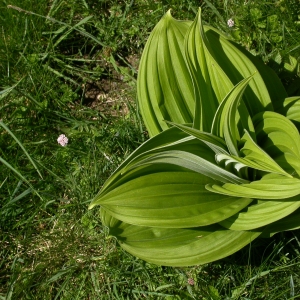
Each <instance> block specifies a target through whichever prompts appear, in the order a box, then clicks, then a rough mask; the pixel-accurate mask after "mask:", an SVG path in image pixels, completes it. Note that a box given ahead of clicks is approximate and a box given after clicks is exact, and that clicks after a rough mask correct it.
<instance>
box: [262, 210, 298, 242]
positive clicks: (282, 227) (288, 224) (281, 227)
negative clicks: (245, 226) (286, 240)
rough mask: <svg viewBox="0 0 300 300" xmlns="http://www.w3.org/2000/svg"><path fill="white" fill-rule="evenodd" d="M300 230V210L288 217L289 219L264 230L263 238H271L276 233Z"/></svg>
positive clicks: (286, 218)
mask: <svg viewBox="0 0 300 300" xmlns="http://www.w3.org/2000/svg"><path fill="white" fill-rule="evenodd" d="M299 228H300V209H299V208H298V209H297V210H296V211H295V212H293V213H292V214H290V215H288V216H287V217H285V218H283V219H281V220H279V221H276V222H274V223H272V224H269V225H268V226H266V227H265V228H264V229H263V233H262V237H271V236H272V235H274V234H275V233H278V232H282V231H287V230H295V229H299Z"/></svg>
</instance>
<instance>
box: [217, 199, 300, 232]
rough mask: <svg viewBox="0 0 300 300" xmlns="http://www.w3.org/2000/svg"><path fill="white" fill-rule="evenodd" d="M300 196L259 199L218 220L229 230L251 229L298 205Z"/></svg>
mask: <svg viewBox="0 0 300 300" xmlns="http://www.w3.org/2000/svg"><path fill="white" fill-rule="evenodd" d="M299 200H300V197H299V196H296V199H293V201H284V202H280V201H259V202H258V203H257V204H254V205H250V206H249V207H247V208H245V209H243V210H242V211H241V212H239V213H237V214H236V215H233V216H231V217H229V218H227V219H226V220H224V221H222V222H219V224H220V225H222V226H223V227H225V228H227V229H230V230H252V229H255V228H259V227H263V226H265V225H268V224H270V223H273V222H275V221H277V220H280V219H282V218H284V217H286V216H288V215H290V214H291V213H293V212H294V211H295V210H297V209H298V208H299V207H300V201H299Z"/></svg>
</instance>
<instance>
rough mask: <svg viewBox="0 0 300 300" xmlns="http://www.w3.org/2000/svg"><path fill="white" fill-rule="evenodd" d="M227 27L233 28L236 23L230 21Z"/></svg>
mask: <svg viewBox="0 0 300 300" xmlns="http://www.w3.org/2000/svg"><path fill="white" fill-rule="evenodd" d="M227 25H228V27H233V26H234V21H233V20H232V19H229V20H228V21H227Z"/></svg>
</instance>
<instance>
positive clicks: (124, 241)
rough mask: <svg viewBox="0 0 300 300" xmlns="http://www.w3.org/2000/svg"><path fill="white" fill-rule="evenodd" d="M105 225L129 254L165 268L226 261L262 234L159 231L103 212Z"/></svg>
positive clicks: (214, 228)
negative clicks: (127, 222)
mask: <svg viewBox="0 0 300 300" xmlns="http://www.w3.org/2000/svg"><path fill="white" fill-rule="evenodd" d="M101 215H102V221H103V223H104V224H105V225H106V226H108V227H109V232H110V235H112V236H115V237H116V238H117V239H118V241H119V242H120V245H121V246H122V248H124V249H125V250H126V251H128V252H129V253H131V254H133V255H135V256H137V257H139V258H141V259H143V260H146V261H148V262H150V263H155V264H158V265H164V266H178V267H179V266H191V265H199V264H205V263H208V262H212V261H215V260H218V259H221V258H223V257H226V256H228V255H230V254H232V253H234V252H236V251H238V250H240V249H241V248H243V247H244V246H246V245H247V244H249V243H251V242H252V241H253V240H254V239H255V238H257V237H258V236H259V235H260V232H259V231H258V232H252V231H233V230H226V229H224V228H222V227H221V226H220V225H217V224H215V225H211V226H204V227H197V228H185V229H184V228H159V227H146V226H137V225H130V224H126V223H124V222H121V221H119V220H117V219H115V218H113V217H112V216H111V215H110V214H109V213H107V212H106V211H105V210H104V209H102V208H101Z"/></svg>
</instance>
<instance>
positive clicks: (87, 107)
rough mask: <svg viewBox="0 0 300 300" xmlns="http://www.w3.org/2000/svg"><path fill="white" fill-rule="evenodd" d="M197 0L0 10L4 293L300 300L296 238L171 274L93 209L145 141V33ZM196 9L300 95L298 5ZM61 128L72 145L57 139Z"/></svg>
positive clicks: (23, 4) (225, 4)
mask: <svg viewBox="0 0 300 300" xmlns="http://www.w3.org/2000/svg"><path fill="white" fill-rule="evenodd" d="M273 2H274V3H275V2H276V4H277V5H274V3H273ZM244 3H245V5H244ZM296 4H297V3H296ZM7 5H12V6H16V7H20V8H21V9H18V8H14V7H10V8H8V7H7ZM198 5H199V1H193V0H181V1H175V0H166V1H157V2H155V1H147V0H144V1H142V0H139V1H114V0H110V1H105V2H104V1H97V2H94V1H91V0H81V1H75V0H73V1H62V0H54V1H49V2H46V1H29V0H23V1H18V0H15V1H10V2H8V1H2V2H1V12H0V18H1V21H2V22H1V24H2V25H1V33H0V34H1V38H0V61H1V64H0V69H1V72H0V86H1V90H2V91H1V92H0V119H1V123H0V125H1V126H0V158H1V163H0V208H1V210H0V299H5V300H8V299H213V300H214V299H297V297H299V296H300V278H299V274H300V272H299V271H300V254H299V249H300V244H299V237H300V235H299V231H294V232H288V233H284V234H280V235H277V236H274V237H273V238H271V239H266V240H259V241H257V242H255V243H254V244H252V245H250V246H249V247H247V248H245V249H243V250H241V251H240V252H238V253H237V254H235V255H233V256H231V257H228V258H226V259H223V260H222V261H219V262H215V263H211V264H207V265H205V266H195V267H190V268H170V267H162V266H156V265H151V264H148V263H145V262H144V261H141V260H139V259H136V258H135V257H132V256H130V255H129V254H127V253H125V252H124V251H122V250H121V249H120V248H119V247H118V245H117V243H116V241H115V240H113V239H110V238H109V237H108V235H107V231H106V228H104V227H103V226H102V225H101V223H100V221H99V216H98V211H97V210H96V209H95V210H92V211H88V210H87V206H88V203H89V202H90V200H91V199H92V198H93V197H94V196H95V194H96V193H97V192H98V191H99V189H100V187H101V185H102V184H103V183H104V181H105V180H106V179H107V178H108V176H109V175H110V174H111V173H112V172H113V170H114V169H115V168H116V167H117V165H118V164H119V163H120V162H121V161H122V160H123V159H124V158H125V157H126V156H127V155H129V154H130V153H131V152H132V151H133V150H134V149H135V148H136V147H138V146H139V145H140V144H141V143H142V142H143V141H145V140H146V139H147V138H148V136H147V132H146V131H145V128H144V126H143V123H142V121H141V118H140V116H139V114H138V111H137V107H136V104H135V80H136V75H137V69H138V62H139V57H140V55H141V51H142V49H143V46H144V44H145V42H146V39H147V37H148V35H149V33H150V31H151V29H152V28H153V27H154V26H155V24H156V22H157V21H158V20H159V19H160V17H161V16H162V15H163V13H164V12H166V11H167V10H168V9H169V8H170V7H171V8H172V9H173V13H174V15H175V17H177V18H181V19H193V18H194V15H195V12H196V11H197V6H198ZM201 5H202V8H203V13H204V18H205V20H206V21H207V22H208V23H210V24H212V25H213V26H216V27H218V28H219V29H221V30H223V31H226V32H227V33H228V34H231V35H232V36H233V37H234V38H236V40H237V42H239V43H240V44H242V45H243V46H244V47H247V48H248V50H249V51H251V52H252V53H254V54H255V55H257V56H259V57H260V58H261V59H263V60H264V61H265V62H266V63H268V64H270V66H272V67H273V68H274V70H275V71H276V72H277V73H278V74H279V75H280V76H281V78H282V80H283V82H284V83H285V85H286V87H287V88H289V89H290V94H291V95H293V93H294V94H296V92H297V88H294V89H293V88H292V87H293V86H297V82H298V80H299V76H298V75H299V67H298V65H297V64H296V67H295V68H294V69H288V68H287V67H288V66H287V62H288V59H289V55H292V56H293V57H295V59H296V61H297V60H299V56H300V49H299V47H297V45H299V33H298V32H297V31H298V25H297V24H298V23H297V22H299V20H298V14H299V11H298V13H297V10H296V9H295V7H296V6H293V5H292V1H270V3H269V4H268V3H266V4H258V2H255V1H201ZM282 9H284V10H282ZM297 9H299V7H298V6H297ZM251 11H252V14H251V13H250V12H251ZM258 11H261V14H260V12H258ZM249 13H250V14H249ZM274 15H276V16H277V17H272V20H273V21H272V22H275V23H276V22H277V23H276V24H277V25H278V26H277V25H276V28H277V29H276V30H275V29H274V28H273V27H272V26H273V25H272V23H271V25H270V22H271V21H270V17H271V16H274ZM251 16H252V19H251ZM229 18H233V19H234V20H235V22H236V24H237V25H236V27H235V28H234V29H233V30H231V29H229V28H228V27H227V26H226V21H227V19H229ZM268 18H269V19H268ZM260 23H262V24H260ZM12 24H14V25H13V26H12ZM263 26H265V27H263ZM274 30H275V31H274ZM272 34H273V35H272ZM271 36H273V39H272V38H271ZM281 38H282V39H281ZM278 55H279V56H280V57H279V56H278ZM297 72H298V73H297ZM298 86H299V85H298ZM62 133H63V134H65V135H66V136H67V137H68V138H69V144H68V146H67V147H61V146H60V145H58V144H57V141H56V139H57V138H58V136H59V135H60V134H62Z"/></svg>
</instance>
